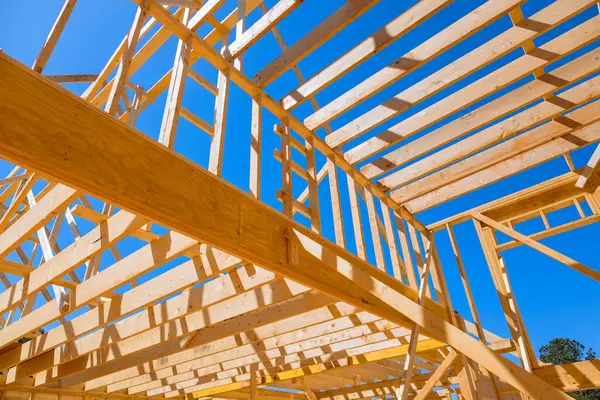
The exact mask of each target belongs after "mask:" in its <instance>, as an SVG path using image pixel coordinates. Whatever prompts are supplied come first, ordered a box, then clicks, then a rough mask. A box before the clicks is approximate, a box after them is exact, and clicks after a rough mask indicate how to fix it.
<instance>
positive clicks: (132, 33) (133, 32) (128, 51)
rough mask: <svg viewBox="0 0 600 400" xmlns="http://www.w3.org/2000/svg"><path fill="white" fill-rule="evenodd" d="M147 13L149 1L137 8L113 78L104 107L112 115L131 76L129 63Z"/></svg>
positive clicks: (117, 107)
mask: <svg viewBox="0 0 600 400" xmlns="http://www.w3.org/2000/svg"><path fill="white" fill-rule="evenodd" d="M147 13H148V4H147V2H143V3H142V4H141V5H140V6H139V7H138V9H137V12H136V14H135V18H134V20H133V24H132V25H131V29H130V30H129V35H127V42H126V47H125V50H124V51H123V56H122V57H121V62H120V63H119V67H118V68H117V73H116V75H115V77H114V79H113V84H112V87H111V88H110V93H109V95H108V101H107V102H106V106H105V107H104V111H106V112H107V113H109V114H110V115H114V114H115V113H116V112H117V110H118V109H119V101H120V99H121V92H122V91H123V90H125V83H126V82H127V79H128V78H129V64H130V63H131V59H132V58H133V55H134V54H135V48H136V46H137V43H138V40H139V37H140V32H141V30H142V26H143V25H144V21H145V20H146V16H147Z"/></svg>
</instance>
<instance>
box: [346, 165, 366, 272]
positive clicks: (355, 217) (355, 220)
mask: <svg viewBox="0 0 600 400" xmlns="http://www.w3.org/2000/svg"><path fill="white" fill-rule="evenodd" d="M346 179H347V183H348V196H349V198H350V213H351V214H352V227H353V230H354V242H355V245H356V254H357V255H358V256H359V257H360V258H361V259H363V260H365V261H366V260H367V253H366V251H365V237H364V231H363V224H362V219H361V215H360V206H359V204H358V196H357V193H356V183H355V182H354V178H352V175H351V174H347V175H346Z"/></svg>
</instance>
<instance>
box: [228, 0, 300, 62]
mask: <svg viewBox="0 0 600 400" xmlns="http://www.w3.org/2000/svg"><path fill="white" fill-rule="evenodd" d="M302 1H303V0H279V2H278V3H277V4H275V5H274V6H273V7H272V8H271V9H270V10H269V11H268V12H267V13H266V14H264V15H263V16H262V17H260V18H259V20H258V21H256V22H255V23H254V25H252V26H251V27H250V28H248V29H247V30H246V31H244V33H243V34H241V36H236V39H235V41H234V42H233V43H231V45H229V46H228V47H227V50H226V52H225V56H226V58H227V60H228V61H232V60H235V59H237V58H238V57H239V56H240V55H241V54H243V53H244V52H245V51H246V50H247V49H248V48H249V47H250V46H252V45H253V44H254V43H256V41H258V40H259V39H260V38H261V37H263V36H264V35H266V34H267V33H269V31H270V30H271V29H272V28H273V27H274V26H275V25H277V24H278V23H279V22H280V21H281V20H283V19H284V18H285V17H287V16H288V15H289V14H290V13H291V12H292V11H294V9H296V8H297V7H298V6H299V5H300V4H302ZM238 9H239V7H238Z"/></svg>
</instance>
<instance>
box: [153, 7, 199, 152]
mask: <svg viewBox="0 0 600 400" xmlns="http://www.w3.org/2000/svg"><path fill="white" fill-rule="evenodd" d="M190 15H191V10H190V9H189V8H186V9H185V10H184V11H183V15H182V17H181V22H183V23H184V24H186V25H187V23H188V21H189V19H190ZM191 49H192V42H191V38H188V39H187V40H185V41H184V40H181V39H180V40H179V42H178V43H177V51H176V52H175V61H174V62H173V73H172V74H171V82H170V83H169V92H168V94H167V102H166V104H165V110H164V113H163V119H162V125H161V127H160V134H159V137H158V141H159V142H160V143H162V144H164V145H165V146H167V147H170V148H173V146H174V145H175V135H176V133H177V124H178V122H179V109H180V108H181V101H182V99H183V91H184V87H185V79H186V77H187V70H188V66H189V62H190V53H191Z"/></svg>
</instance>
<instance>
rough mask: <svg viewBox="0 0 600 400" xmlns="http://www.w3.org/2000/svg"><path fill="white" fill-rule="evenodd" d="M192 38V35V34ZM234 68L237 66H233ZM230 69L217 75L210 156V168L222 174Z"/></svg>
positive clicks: (225, 45) (224, 42)
mask: <svg viewBox="0 0 600 400" xmlns="http://www.w3.org/2000/svg"><path fill="white" fill-rule="evenodd" d="M190 38H192V36H190ZM227 43H228V42H227V37H224V38H223V50H225V49H226V48H227ZM231 69H234V70H235V68H231ZM229 75H230V70H227V69H225V70H219V72H218V77H217V91H218V94H217V98H216V99H215V110H214V117H213V135H212V140H211V142H210V150H209V156H208V170H209V171H210V172H212V173H213V174H215V175H217V176H220V175H221V171H222V169H223V150H224V147H225V129H226V126H227V111H228V108H229V107H228V102H229V86H230V76H229Z"/></svg>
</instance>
